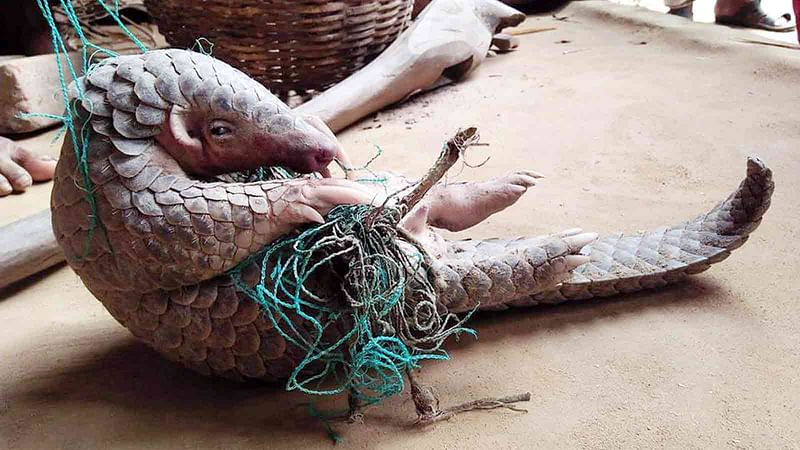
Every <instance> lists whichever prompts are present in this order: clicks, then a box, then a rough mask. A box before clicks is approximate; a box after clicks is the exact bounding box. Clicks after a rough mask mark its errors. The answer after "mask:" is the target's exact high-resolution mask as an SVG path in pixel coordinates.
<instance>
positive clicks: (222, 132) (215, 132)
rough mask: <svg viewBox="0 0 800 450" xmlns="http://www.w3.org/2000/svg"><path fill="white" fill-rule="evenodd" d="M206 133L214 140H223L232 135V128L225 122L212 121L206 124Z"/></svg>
mask: <svg viewBox="0 0 800 450" xmlns="http://www.w3.org/2000/svg"><path fill="white" fill-rule="evenodd" d="M208 133H209V134H210V135H211V136H212V137H215V138H224V137H227V136H229V135H231V134H233V126H232V125H231V124H230V123H229V122H228V121H225V120H212V121H211V123H209V124H208Z"/></svg>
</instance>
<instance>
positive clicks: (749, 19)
mask: <svg viewBox="0 0 800 450" xmlns="http://www.w3.org/2000/svg"><path fill="white" fill-rule="evenodd" d="M781 19H783V20H781ZM716 22H717V23H719V24H723V25H733V26H737V27H745V28H758V29H762V30H768V31H780V32H784V31H792V30H794V29H795V26H794V24H792V15H791V14H789V13H786V14H783V15H781V16H778V17H770V16H769V15H767V13H765V12H764V10H763V9H761V2H760V1H754V2H752V3H748V4H746V5H744V6H742V7H741V9H739V11H738V12H737V13H736V14H734V15H732V16H717V18H716Z"/></svg>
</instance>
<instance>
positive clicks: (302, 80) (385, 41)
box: [145, 0, 414, 96]
mask: <svg viewBox="0 0 800 450" xmlns="http://www.w3.org/2000/svg"><path fill="white" fill-rule="evenodd" d="M145 4H146V6H147V9H148V11H149V13H150V14H151V15H152V16H153V17H154V18H155V21H156V23H157V24H158V27H159V31H160V32H161V33H162V34H164V35H165V36H166V38H167V41H168V42H169V43H170V45H172V46H175V47H183V48H191V47H193V45H194V44H195V42H196V40H197V39H199V38H205V39H208V40H209V41H211V42H212V43H213V45H214V46H213V55H214V56H215V57H216V58H219V59H221V60H223V61H225V62H227V63H229V64H231V65H233V66H235V67H238V68H239V69H241V70H243V71H244V72H247V73H248V75H250V76H252V77H253V78H256V79H257V80H259V81H260V82H261V83H263V84H264V85H265V86H267V87H268V88H269V89H270V90H272V91H273V92H275V93H276V94H279V95H282V96H287V95H288V94H289V92H291V91H294V92H297V93H305V92H308V91H319V90H322V89H325V88H327V87H329V86H330V85H332V84H334V83H336V82H338V81H340V80H342V79H344V78H346V77H347V76H348V75H350V74H351V73H353V72H355V71H356V70H358V69H360V68H361V67H363V66H364V65H366V64H367V63H368V62H369V61H371V60H372V59H373V58H374V57H376V56H377V55H378V54H380V52H382V51H383V50H384V49H385V48H386V47H387V46H388V45H389V44H391V43H392V42H393V41H394V40H395V39H396V38H397V36H398V35H399V34H400V33H401V32H402V31H403V30H404V29H405V28H406V27H407V26H408V24H409V22H410V20H411V11H412V8H413V6H414V0H338V1H326V0H203V1H188V0H145Z"/></svg>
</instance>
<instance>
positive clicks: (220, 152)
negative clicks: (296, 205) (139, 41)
mask: <svg viewBox="0 0 800 450" xmlns="http://www.w3.org/2000/svg"><path fill="white" fill-rule="evenodd" d="M79 83H80V86H81V87H82V88H83V92H78V91H77V90H76V89H75V88H73V89H71V92H72V96H73V97H75V98H77V99H78V100H80V101H81V105H82V106H83V109H85V110H87V111H89V112H90V113H91V114H92V122H93V127H94V129H95V131H98V132H100V133H101V134H106V135H109V134H114V135H117V136H116V137H118V138H122V139H155V140H157V141H158V142H159V143H160V144H161V146H162V147H163V148H164V150H165V151H166V152H167V153H168V154H169V155H171V156H172V157H173V158H174V159H175V160H176V161H177V163H178V164H179V165H180V166H181V167H182V168H183V169H184V170H185V171H186V172H187V173H189V174H193V175H198V176H213V175H219V174H224V173H231V172H237V171H241V170H246V169H254V168H257V167H263V166H283V167H286V168H288V169H291V170H294V171H296V172H301V173H310V172H318V171H321V170H323V169H324V168H325V167H327V166H328V165H329V164H330V163H331V161H333V159H334V158H335V157H336V155H337V153H338V151H339V146H338V143H337V142H336V139H335V137H333V134H332V133H330V132H328V131H327V130H325V129H322V128H323V127H324V126H321V125H320V123H319V121H314V120H309V118H306V117H301V116H300V115H298V114H296V113H294V112H293V111H292V110H291V109H290V108H289V107H288V106H287V105H286V104H285V103H283V102H282V101H281V100H280V99H278V98H277V97H276V96H274V95H273V94H272V93H270V92H269V90H267V89H266V88H265V87H264V86H263V85H261V84H260V83H258V82H257V81H255V80H253V79H252V78H250V77H249V76H247V75H245V74H244V73H243V72H241V71H239V70H237V69H235V68H233V67H231V66H230V65H228V64H226V63H224V62H222V61H219V60H217V59H215V58H212V57H210V56H207V55H204V54H201V53H196V52H191V51H188V50H178V49H169V50H155V51H150V52H147V53H145V54H142V55H126V56H119V57H115V58H109V59H107V60H105V61H103V62H101V63H100V64H98V65H97V66H95V67H94V68H93V69H92V70H91V71H90V73H89V74H88V75H87V76H86V77H84V78H82V79H81V80H79ZM79 94H82V95H79ZM94 122H98V124H99V125H97V124H95V123H94ZM111 137H114V136H111Z"/></svg>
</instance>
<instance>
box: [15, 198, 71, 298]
mask: <svg viewBox="0 0 800 450" xmlns="http://www.w3.org/2000/svg"><path fill="white" fill-rule="evenodd" d="M63 260H64V254H63V253H62V252H61V248H60V247H59V246H58V244H57V243H56V239H55V236H53V229H52V225H51V224H50V210H49V209H46V210H44V211H42V212H40V213H37V214H34V215H32V216H28V217H26V218H24V219H21V220H18V221H16V222H14V223H11V224H9V225H6V226H4V227H2V228H0V289H3V288H5V287H6V286H8V285H10V284H12V283H14V282H16V281H19V280H21V279H23V278H26V277H28V276H31V275H33V274H35V273H37V272H39V271H41V270H44V269H47V268H48V267H50V266H52V265H54V264H57V263H59V262H61V261H63Z"/></svg>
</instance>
